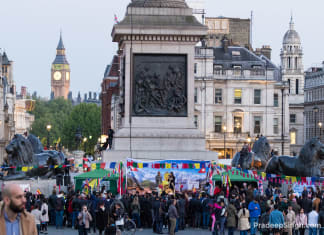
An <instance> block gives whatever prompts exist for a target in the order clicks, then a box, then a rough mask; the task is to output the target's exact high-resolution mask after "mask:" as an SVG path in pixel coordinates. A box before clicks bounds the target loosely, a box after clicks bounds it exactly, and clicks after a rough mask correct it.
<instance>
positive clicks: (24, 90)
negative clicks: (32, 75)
mask: <svg viewBox="0 0 324 235" xmlns="http://www.w3.org/2000/svg"><path fill="white" fill-rule="evenodd" d="M20 95H21V97H22V98H23V99H24V98H26V95H27V87H25V86H22V87H21V88H20Z"/></svg>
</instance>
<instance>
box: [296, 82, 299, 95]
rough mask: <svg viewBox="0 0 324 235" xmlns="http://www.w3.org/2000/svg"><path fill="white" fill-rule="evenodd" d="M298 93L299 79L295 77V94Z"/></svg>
mask: <svg viewBox="0 0 324 235" xmlns="http://www.w3.org/2000/svg"><path fill="white" fill-rule="evenodd" d="M298 94H299V80H298V79H296V95H298Z"/></svg>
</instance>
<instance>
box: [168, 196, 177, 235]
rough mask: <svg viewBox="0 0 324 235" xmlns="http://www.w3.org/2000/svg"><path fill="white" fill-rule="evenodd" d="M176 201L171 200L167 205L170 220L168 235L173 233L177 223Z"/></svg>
mask: <svg viewBox="0 0 324 235" xmlns="http://www.w3.org/2000/svg"><path fill="white" fill-rule="evenodd" d="M176 203H177V201H176V200H175V199H173V200H171V205H170V206H169V210H168V215H169V220H170V235H174V234H175V228H176V224H177V219H178V218H179V215H178V211H177V208H176Z"/></svg>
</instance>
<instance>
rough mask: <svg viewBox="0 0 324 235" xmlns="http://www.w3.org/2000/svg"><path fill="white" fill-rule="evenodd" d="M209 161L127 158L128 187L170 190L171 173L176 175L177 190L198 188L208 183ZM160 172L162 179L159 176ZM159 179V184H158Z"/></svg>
mask: <svg viewBox="0 0 324 235" xmlns="http://www.w3.org/2000/svg"><path fill="white" fill-rule="evenodd" d="M209 166H210V162H209V161H191V160H163V161H152V162H144V161H138V160H134V159H127V172H126V173H127V187H128V189H131V188H133V189H135V188H140V189H145V190H157V189H161V190H164V191H166V192H168V191H170V185H169V181H168V179H169V175H170V174H171V172H172V173H173V175H174V177H175V190H176V191H183V190H196V189H199V188H202V187H203V186H204V185H205V184H206V180H207V172H208V170H209ZM158 173H159V174H160V176H161V178H162V179H161V180H159V177H157V175H158ZM159 181H161V183H159V185H158V184H157V183H158V182H159Z"/></svg>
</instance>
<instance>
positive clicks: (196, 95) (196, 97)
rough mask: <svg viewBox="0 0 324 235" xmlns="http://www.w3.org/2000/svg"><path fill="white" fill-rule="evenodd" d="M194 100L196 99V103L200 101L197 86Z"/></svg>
mask: <svg viewBox="0 0 324 235" xmlns="http://www.w3.org/2000/svg"><path fill="white" fill-rule="evenodd" d="M194 101H195V104H196V103H198V88H197V87H195V94H194Z"/></svg>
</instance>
